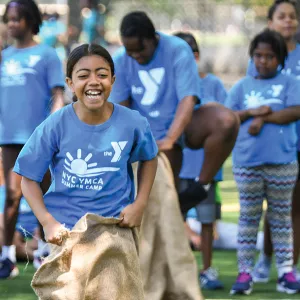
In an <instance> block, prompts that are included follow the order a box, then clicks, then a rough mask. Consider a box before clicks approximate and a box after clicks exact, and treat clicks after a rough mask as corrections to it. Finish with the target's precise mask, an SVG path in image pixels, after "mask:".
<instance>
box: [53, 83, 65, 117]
mask: <svg viewBox="0 0 300 300" xmlns="http://www.w3.org/2000/svg"><path fill="white" fill-rule="evenodd" d="M63 106H64V88H63V87H55V88H53V89H52V107H51V113H54V112H56V111H57V110H59V109H61V108H62V107H63Z"/></svg>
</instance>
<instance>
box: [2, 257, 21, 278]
mask: <svg viewBox="0 0 300 300" xmlns="http://www.w3.org/2000/svg"><path fill="white" fill-rule="evenodd" d="M18 275H19V269H18V267H17V265H16V264H15V263H13V262H12V261H11V260H10V259H9V258H6V259H4V260H1V261H0V279H6V278H14V277H16V276H18Z"/></svg>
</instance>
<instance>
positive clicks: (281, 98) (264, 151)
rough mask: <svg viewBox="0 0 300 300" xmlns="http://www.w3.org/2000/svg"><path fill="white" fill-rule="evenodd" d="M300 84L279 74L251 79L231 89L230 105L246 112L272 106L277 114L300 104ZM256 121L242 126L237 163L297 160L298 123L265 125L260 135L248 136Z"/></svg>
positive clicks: (254, 163)
mask: <svg viewBox="0 0 300 300" xmlns="http://www.w3.org/2000/svg"><path fill="white" fill-rule="evenodd" d="M299 95H300V84H299V82H298V81H297V80H296V79H295V78H294V77H293V76H289V75H285V74H282V73H278V74H277V75H276V76H275V77H273V78H270V79H255V78H254V77H252V76H247V77H245V78H243V79H241V80H240V81H239V82H238V83H237V84H235V85H234V86H233V87H232V89H231V90H230V92H229V94H228V97H227V100H226V106H227V107H229V108H231V109H233V110H236V111H240V110H246V109H250V108H257V107H260V106H262V105H268V106H270V107H271V108H272V110H273V111H279V110H282V109H285V108H287V107H289V106H294V105H299ZM252 120H253V118H250V119H248V120H246V121H245V122H243V123H242V124H241V126H240V131H239V134H238V138H237V141H236V144H235V147H234V149H233V164H234V165H235V166H241V167H252V166H258V165H264V164H286V163H290V162H292V161H294V160H296V143H297V135H296V128H295V122H292V123H289V124H285V125H283V124H280V125H277V124H273V123H265V124H264V126H263V128H262V130H261V132H260V133H259V134H258V135H257V136H253V135H250V134H249V133H248V129H249V126H250V124H251V122H252Z"/></svg>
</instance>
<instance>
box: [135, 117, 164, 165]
mask: <svg viewBox="0 0 300 300" xmlns="http://www.w3.org/2000/svg"><path fill="white" fill-rule="evenodd" d="M157 153H158V148H157V145H156V141H155V139H154V137H153V135H152V132H151V129H150V125H149V123H148V121H147V119H146V118H143V120H142V124H141V126H139V127H138V128H136V131H135V143H134V145H133V149H132V152H131V155H130V156H131V157H130V163H134V162H136V161H145V160H151V159H153V158H154V157H155V156H156V155H157Z"/></svg>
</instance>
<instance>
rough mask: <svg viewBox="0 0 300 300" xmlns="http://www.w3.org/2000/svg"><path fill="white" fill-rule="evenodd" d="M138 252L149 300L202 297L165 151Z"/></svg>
mask: <svg viewBox="0 0 300 300" xmlns="http://www.w3.org/2000/svg"><path fill="white" fill-rule="evenodd" d="M135 169H136V165H135ZM139 256H140V264H141V271H142V278H143V282H144V292H145V299H146V300H201V299H203V298H202V295H201V291H200V287H199V281H198V274H197V264H196V261H195V258H194V255H193V253H192V251H191V248H190V245H189V242H188V239H187V237H186V235H185V230H184V223H183V218H182V215H181V212H180V208H179V201H178V196H177V192H176V190H175V186H174V178H173V173H172V169H171V166H170V163H169V160H168V158H167V157H166V156H165V155H164V154H163V153H159V155H158V167H157V173H156V177H155V182H154V185H153V187H152V190H151V194H150V198H149V201H148V205H147V207H146V210H145V212H144V217H143V222H142V225H141V228H140V251H139Z"/></svg>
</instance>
